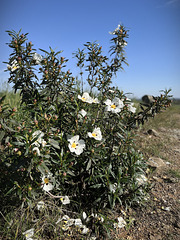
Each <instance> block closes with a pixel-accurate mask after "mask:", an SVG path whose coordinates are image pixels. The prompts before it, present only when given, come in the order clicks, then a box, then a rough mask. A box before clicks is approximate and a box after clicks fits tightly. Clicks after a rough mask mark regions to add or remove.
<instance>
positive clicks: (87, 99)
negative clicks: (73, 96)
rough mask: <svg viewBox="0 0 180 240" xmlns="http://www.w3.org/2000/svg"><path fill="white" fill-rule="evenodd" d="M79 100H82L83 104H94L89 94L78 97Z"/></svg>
mask: <svg viewBox="0 0 180 240" xmlns="http://www.w3.org/2000/svg"><path fill="white" fill-rule="evenodd" d="M78 98H79V99H81V100H82V101H83V102H87V103H92V102H93V99H92V98H91V97H90V96H89V93H88V92H84V93H83V95H82V97H81V96H80V95H78Z"/></svg>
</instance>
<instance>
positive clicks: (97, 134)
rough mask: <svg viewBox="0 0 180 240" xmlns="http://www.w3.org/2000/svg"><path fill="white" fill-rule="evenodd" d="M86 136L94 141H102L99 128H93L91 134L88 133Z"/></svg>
mask: <svg viewBox="0 0 180 240" xmlns="http://www.w3.org/2000/svg"><path fill="white" fill-rule="evenodd" d="M88 136H89V137H90V138H94V139H96V140H99V141H100V140H101V139H102V134H101V130H100V128H99V127H98V128H95V129H94V130H93V132H92V133H91V132H88Z"/></svg>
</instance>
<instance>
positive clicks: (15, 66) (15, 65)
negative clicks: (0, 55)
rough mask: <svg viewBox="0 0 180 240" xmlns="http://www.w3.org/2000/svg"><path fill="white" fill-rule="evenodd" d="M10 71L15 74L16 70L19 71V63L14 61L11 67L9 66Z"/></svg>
mask: <svg viewBox="0 0 180 240" xmlns="http://www.w3.org/2000/svg"><path fill="white" fill-rule="evenodd" d="M7 67H8V69H9V70H11V72H14V71H15V70H17V69H18V68H19V65H18V63H17V61H16V60H15V59H14V60H13V61H12V63H11V65H8V66H7Z"/></svg>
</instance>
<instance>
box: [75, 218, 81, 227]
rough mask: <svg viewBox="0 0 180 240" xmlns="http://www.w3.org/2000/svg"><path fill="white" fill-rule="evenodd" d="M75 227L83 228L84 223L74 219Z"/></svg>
mask: <svg viewBox="0 0 180 240" xmlns="http://www.w3.org/2000/svg"><path fill="white" fill-rule="evenodd" d="M74 225H75V226H78V227H82V221H81V219H80V218H77V219H74Z"/></svg>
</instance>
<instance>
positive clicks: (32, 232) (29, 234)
mask: <svg viewBox="0 0 180 240" xmlns="http://www.w3.org/2000/svg"><path fill="white" fill-rule="evenodd" d="M23 235H25V237H26V239H27V240H30V239H31V237H32V236H33V235H34V228H31V229H29V230H27V231H25V232H23Z"/></svg>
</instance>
